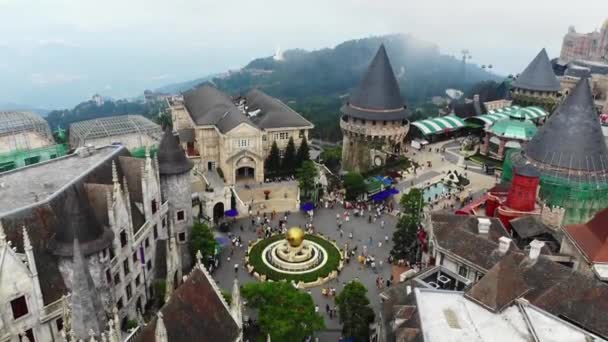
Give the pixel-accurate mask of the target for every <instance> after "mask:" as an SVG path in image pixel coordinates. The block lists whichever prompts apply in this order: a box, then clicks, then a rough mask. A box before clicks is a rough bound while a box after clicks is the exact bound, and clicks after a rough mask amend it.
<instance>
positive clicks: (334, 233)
mask: <svg viewBox="0 0 608 342" xmlns="http://www.w3.org/2000/svg"><path fill="white" fill-rule="evenodd" d="M343 212H344V209H338V205H336V207H335V209H333V210H332V209H318V210H315V215H314V221H313V224H314V226H315V229H316V230H317V231H320V232H322V233H323V234H324V235H325V236H326V237H328V238H330V239H336V240H337V242H338V245H339V246H341V247H343V246H344V244H345V243H347V242H348V243H349V246H354V245H357V246H359V248H358V250H359V251H361V250H362V248H363V245H364V244H366V245H368V246H369V238H370V236H371V237H372V240H373V241H372V245H371V247H368V251H369V254H370V255H374V257H375V258H376V260H377V261H378V260H383V266H382V268H379V267H378V266H377V272H378V273H374V271H372V270H371V269H370V268H368V267H365V266H362V265H360V264H359V263H358V262H357V261H356V260H355V259H354V258H351V261H350V263H349V264H345V266H344V269H343V270H342V272H341V273H340V276H339V277H338V279H336V280H332V281H330V282H329V283H326V284H325V285H321V286H318V287H314V288H311V289H309V290H310V293H311V295H312V297H313V300H314V301H315V303H316V304H317V305H318V306H319V312H320V313H321V314H322V316H323V317H324V318H325V325H326V328H327V330H326V331H324V332H322V333H321V334H319V341H337V340H338V338H339V337H340V329H341V327H340V323H339V321H338V319H337V318H333V319H329V316H328V315H327V314H326V313H325V306H326V304H329V305H330V306H331V307H333V306H334V305H335V303H334V300H333V298H332V297H325V296H323V295H322V294H321V289H322V288H323V287H334V288H336V290H337V292H338V293H339V292H340V291H341V290H342V288H343V286H344V284H345V283H346V282H348V281H349V280H352V279H358V280H359V281H361V282H362V283H363V284H364V285H365V286H366V287H367V289H368V298H369V300H370V302H371V304H372V307H373V308H374V311H376V315H377V317H376V318H378V317H379V316H378V312H379V309H380V299H379V297H378V294H379V293H380V292H381V291H380V290H378V289H377V288H376V277H377V276H378V275H380V276H382V277H384V279H385V280H386V279H388V278H390V274H391V269H390V265H388V264H387V263H386V259H387V258H388V255H389V251H390V250H391V248H392V234H393V231H394V227H395V224H396V218H395V217H393V216H391V215H386V214H385V215H383V217H382V219H384V220H385V227H384V229H382V228H380V219H378V220H377V221H376V222H375V223H372V224H369V223H368V218H367V217H365V218H357V217H353V215H352V213H351V219H350V221H349V222H343V224H342V228H343V230H344V235H343V237H342V238H341V237H340V235H339V231H338V227H337V224H336V214H337V213H343ZM305 222H306V218H305V216H304V214H303V213H302V212H297V213H292V214H291V215H289V218H288V224H287V227H292V226H300V227H303V226H304V223H305ZM271 224H272V225H273V226H276V225H277V224H278V218H277V219H275V220H274V221H272V223H271ZM241 225H243V232H241V231H240V226H241ZM231 232H232V233H233V234H235V235H240V236H241V238H242V241H243V242H247V241H249V240H255V239H256V235H255V232H254V231H253V230H252V229H251V220H249V219H248V218H244V219H239V220H237V222H236V224H235V225H233V227H232V230H231ZM350 232H353V239H352V240H350V239H349V233H350ZM385 236H388V237H389V242H388V243H386V242H385ZM378 242H382V246H381V247H379V246H378ZM245 251H246V247H242V248H236V247H235V251H234V255H233V256H232V257H231V258H230V261H228V256H229V255H230V247H229V246H227V247H226V248H224V249H223V251H222V259H221V260H222V261H221V265H220V267H219V268H218V269H217V270H216V271H215V272H214V273H213V277H214V278H215V280H216V282H217V283H218V285H219V287H220V288H222V289H223V290H227V291H231V290H232V283H233V281H234V277H235V276H237V277H238V279H239V282H240V283H241V285H243V284H246V283H248V282H253V281H256V279H255V278H254V277H253V276H250V275H249V274H248V273H247V271H246V270H245V269H244V268H243V263H244V261H243V260H244V256H245ZM235 263H238V264H239V270H238V272H236V273H235V271H234V264H235ZM377 264H378V262H377ZM301 291H308V290H301Z"/></svg>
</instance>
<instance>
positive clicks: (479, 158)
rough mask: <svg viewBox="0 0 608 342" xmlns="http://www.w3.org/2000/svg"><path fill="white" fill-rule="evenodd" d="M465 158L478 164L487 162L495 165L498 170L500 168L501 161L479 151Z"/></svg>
mask: <svg viewBox="0 0 608 342" xmlns="http://www.w3.org/2000/svg"><path fill="white" fill-rule="evenodd" d="M467 160H470V161H472V162H473V163H475V164H478V165H479V166H482V165H483V164H487V165H490V166H494V167H496V169H498V170H502V161H500V160H495V159H492V158H490V157H487V156H484V155H481V154H479V153H478V154H475V155H472V156H470V157H468V158H467Z"/></svg>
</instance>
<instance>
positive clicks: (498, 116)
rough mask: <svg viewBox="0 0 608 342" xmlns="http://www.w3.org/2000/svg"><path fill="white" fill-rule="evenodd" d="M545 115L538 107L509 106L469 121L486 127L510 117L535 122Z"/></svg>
mask: <svg viewBox="0 0 608 342" xmlns="http://www.w3.org/2000/svg"><path fill="white" fill-rule="evenodd" d="M547 115H549V113H547V112H546V111H545V110H544V109H542V108H540V107H520V106H511V107H505V108H500V109H495V110H491V111H489V112H488V113H487V114H484V115H477V116H473V117H471V118H469V119H479V120H481V121H483V122H484V123H485V124H486V125H493V124H494V123H495V122H496V121H498V120H502V119H508V118H510V117H514V118H515V117H523V118H525V119H526V120H535V119H538V118H544V117H546V116H547Z"/></svg>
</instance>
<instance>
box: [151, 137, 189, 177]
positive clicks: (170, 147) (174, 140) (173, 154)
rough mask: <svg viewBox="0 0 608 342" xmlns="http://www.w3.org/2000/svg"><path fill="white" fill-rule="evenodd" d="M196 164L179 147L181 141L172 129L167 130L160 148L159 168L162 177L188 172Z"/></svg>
mask: <svg viewBox="0 0 608 342" xmlns="http://www.w3.org/2000/svg"><path fill="white" fill-rule="evenodd" d="M193 166H194V164H192V161H190V160H189V159H188V158H187V157H186V153H185V152H184V150H183V149H182V147H181V146H180V145H179V140H178V137H177V136H176V135H174V134H173V132H172V131H171V129H170V128H167V129H165V134H164V135H163V138H162V139H161V141H160V145H159V147H158V168H159V170H158V171H159V173H160V174H161V175H176V174H181V173H185V172H188V171H190V170H191V169H192V167H193Z"/></svg>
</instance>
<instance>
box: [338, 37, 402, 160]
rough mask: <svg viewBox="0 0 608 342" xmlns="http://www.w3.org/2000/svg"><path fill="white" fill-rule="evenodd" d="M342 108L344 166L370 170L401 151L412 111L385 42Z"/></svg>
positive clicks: (341, 126) (341, 125)
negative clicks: (410, 111)
mask: <svg viewBox="0 0 608 342" xmlns="http://www.w3.org/2000/svg"><path fill="white" fill-rule="evenodd" d="M341 112H342V117H341V119H340V128H341V130H342V134H343V137H344V138H343V143H342V168H343V169H344V170H348V171H359V172H362V171H366V170H368V169H369V168H371V167H375V166H381V165H382V164H384V163H385V162H386V160H387V158H388V157H390V156H396V155H398V154H399V153H400V152H401V149H402V148H403V146H402V144H403V142H404V141H403V140H404V139H405V136H406V135H407V132H408V130H409V121H408V120H407V118H408V116H409V112H408V111H407V109H406V106H405V103H404V101H403V98H402V97H401V92H400V90H399V84H398V83H397V79H396V78H395V74H394V72H393V68H392V66H391V62H390V61H389V59H388V55H387V54H386V49H385V48H384V45H381V46H380V48H379V49H378V52H377V53H376V56H375V57H374V59H373V60H372V62H371V64H370V65H369V67H368V69H367V72H366V73H365V76H364V77H363V80H362V81H361V83H360V84H359V87H358V88H357V89H356V90H355V91H354V92H353V93H352V95H351V97H350V99H349V101H348V102H347V103H346V104H345V105H344V106H342V108H341Z"/></svg>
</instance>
